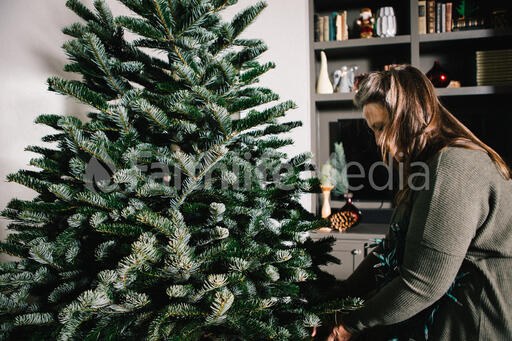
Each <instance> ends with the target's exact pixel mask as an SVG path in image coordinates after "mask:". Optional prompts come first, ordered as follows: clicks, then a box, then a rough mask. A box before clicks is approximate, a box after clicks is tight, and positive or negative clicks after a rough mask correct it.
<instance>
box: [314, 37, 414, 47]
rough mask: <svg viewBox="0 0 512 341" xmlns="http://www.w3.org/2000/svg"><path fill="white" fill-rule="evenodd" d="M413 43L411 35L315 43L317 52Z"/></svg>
mask: <svg viewBox="0 0 512 341" xmlns="http://www.w3.org/2000/svg"><path fill="white" fill-rule="evenodd" d="M410 42H411V36H410V35H402V36H396V37H390V38H360V39H349V40H342V41H321V42H315V43H313V48H314V49H315V50H332V49H347V48H355V47H371V46H382V45H384V46H386V45H397V44H407V43H410Z"/></svg>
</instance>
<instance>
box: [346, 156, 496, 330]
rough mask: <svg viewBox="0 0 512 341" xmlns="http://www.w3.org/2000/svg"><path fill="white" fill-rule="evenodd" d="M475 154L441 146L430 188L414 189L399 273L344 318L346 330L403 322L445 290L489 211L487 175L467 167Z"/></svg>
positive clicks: (434, 165) (472, 161) (474, 168)
mask: <svg viewBox="0 0 512 341" xmlns="http://www.w3.org/2000/svg"><path fill="white" fill-rule="evenodd" d="M457 149H458V148H457ZM475 153H476V152H475V151H467V150H463V151H462V152H461V151H458V150H454V149H451V150H444V151H442V154H441V155H440V157H439V161H438V162H437V163H434V164H433V165H432V167H431V168H435V169H431V170H430V179H429V180H430V184H429V188H428V189H423V190H420V191H417V192H415V193H414V202H413V206H412V209H411V215H410V222H409V227H408V232H407V237H406V247H405V251H404V258H403V264H402V265H401V267H400V274H399V276H398V277H396V278H395V279H393V280H392V281H391V282H389V283H388V284H387V285H386V286H384V287H383V288H382V289H381V290H380V291H379V292H378V293H376V294H375V295H374V296H373V297H372V298H370V299H369V300H368V301H367V302H366V304H365V307H363V308H362V309H360V310H358V311H355V312H353V313H351V314H349V315H348V316H346V317H344V318H343V322H342V324H343V325H344V326H345V328H346V329H347V330H348V331H349V332H351V333H357V332H360V331H362V330H364V329H366V328H369V327H373V326H377V325H390V324H395V323H398V322H402V321H404V320H406V319H408V318H410V317H412V316H414V315H416V314H417V313H419V312H420V311H422V310H424V309H425V308H427V307H429V306H430V305H432V304H433V303H434V302H435V301H437V300H438V299H439V298H441V297H442V296H443V295H444V294H445V293H446V291H447V290H448V288H449V287H450V285H451V283H452V282H453V280H454V279H455V276H456V275H457V272H458V270H459V268H460V266H461V264H462V261H463V259H464V256H465V254H466V252H467V249H468V248H469V245H470V243H471V240H472V239H473V237H474V235H475V233H476V230H477V227H478V226H481V224H483V222H484V220H485V217H486V216H487V213H488V210H489V207H488V196H489V181H488V179H487V178H486V177H488V176H490V175H489V174H486V173H485V171H482V170H484V169H485V167H480V168H478V167H472V166H471V165H470V164H471V163H474V162H475V157H478V156H479V155H478V154H475ZM482 155H485V154H482ZM485 157H487V156H485ZM477 170H479V171H477Z"/></svg>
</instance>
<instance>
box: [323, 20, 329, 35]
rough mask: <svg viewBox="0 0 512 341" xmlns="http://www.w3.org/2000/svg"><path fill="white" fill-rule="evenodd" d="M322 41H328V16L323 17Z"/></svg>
mask: <svg viewBox="0 0 512 341" xmlns="http://www.w3.org/2000/svg"><path fill="white" fill-rule="evenodd" d="M324 41H329V16H328V15H324Z"/></svg>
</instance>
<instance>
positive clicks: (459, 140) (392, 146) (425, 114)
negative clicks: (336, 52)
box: [354, 64, 511, 205]
mask: <svg viewBox="0 0 512 341" xmlns="http://www.w3.org/2000/svg"><path fill="white" fill-rule="evenodd" d="M368 103H379V104H381V105H382V106H384V107H385V108H386V110H387V112H388V114H389V122H390V124H388V125H387V126H385V127H384V129H383V131H382V134H381V135H380V139H379V141H378V143H379V145H380V146H382V147H381V152H382V160H383V161H384V162H388V155H392V156H393V157H394V158H396V159H397V160H399V161H400V162H403V163H404V174H405V176H406V179H407V177H408V175H409V174H412V169H411V163H412V162H417V161H423V162H427V161H428V160H430V159H431V158H432V157H434V155H435V154H437V153H438V152H439V151H440V150H441V149H444V148H446V147H448V146H459V147H463V148H468V149H476V150H483V151H485V152H486V153H487V155H489V157H490V158H491V159H492V161H493V162H494V163H495V165H496V167H497V169H498V170H499V172H500V173H501V174H502V176H503V177H504V178H505V179H506V180H510V176H511V172H510V168H509V167H508V166H507V164H506V163H505V162H504V161H503V159H502V158H501V156H500V155H499V154H498V153H496V152H495V151H494V150H493V149H492V148H491V147H489V146H487V145H486V144H485V143H483V142H482V141H480V139H478V138H477V137H476V136H475V135H474V134H473V133H472V132H471V131H470V130H469V129H468V128H467V127H466V126H464V124H462V123H461V122H460V121H459V120H458V119H457V118H456V117H455V116H453V115H452V114H451V113H450V112H449V111H448V110H447V109H446V108H445V107H444V106H443V105H442V104H441V103H440V102H439V99H438V98H437V96H436V94H435V88H434V86H433V85H432V83H431V82H430V80H429V79H428V78H427V77H426V76H425V75H424V74H423V73H422V72H421V71H420V70H418V69H417V68H415V67H414V66H411V65H409V64H402V65H396V66H394V67H392V68H391V69H389V70H387V71H376V72H371V73H369V74H368V75H367V76H365V77H364V78H363V80H362V81H361V84H360V86H359V90H358V92H357V93H356V95H355V97H354V104H355V105H356V106H357V107H358V108H362V107H363V106H364V105H365V104H368ZM393 162H394V161H393ZM408 191H409V184H408V181H406V185H405V186H404V188H403V189H402V190H400V191H399V192H398V193H397V195H396V197H395V205H397V204H398V203H399V202H400V201H401V200H402V199H403V198H404V197H405V195H406V194H407V192H408Z"/></svg>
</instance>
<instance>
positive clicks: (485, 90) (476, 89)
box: [436, 85, 512, 97]
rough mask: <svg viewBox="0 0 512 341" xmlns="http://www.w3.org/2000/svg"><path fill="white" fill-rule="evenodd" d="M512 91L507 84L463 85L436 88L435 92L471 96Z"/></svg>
mask: <svg viewBox="0 0 512 341" xmlns="http://www.w3.org/2000/svg"><path fill="white" fill-rule="evenodd" d="M506 93H512V86H507V85H499V86H498V85H486V86H464V87H461V88H436V94H437V95H438V96H440V97H444V96H472V95H492V94H506Z"/></svg>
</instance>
